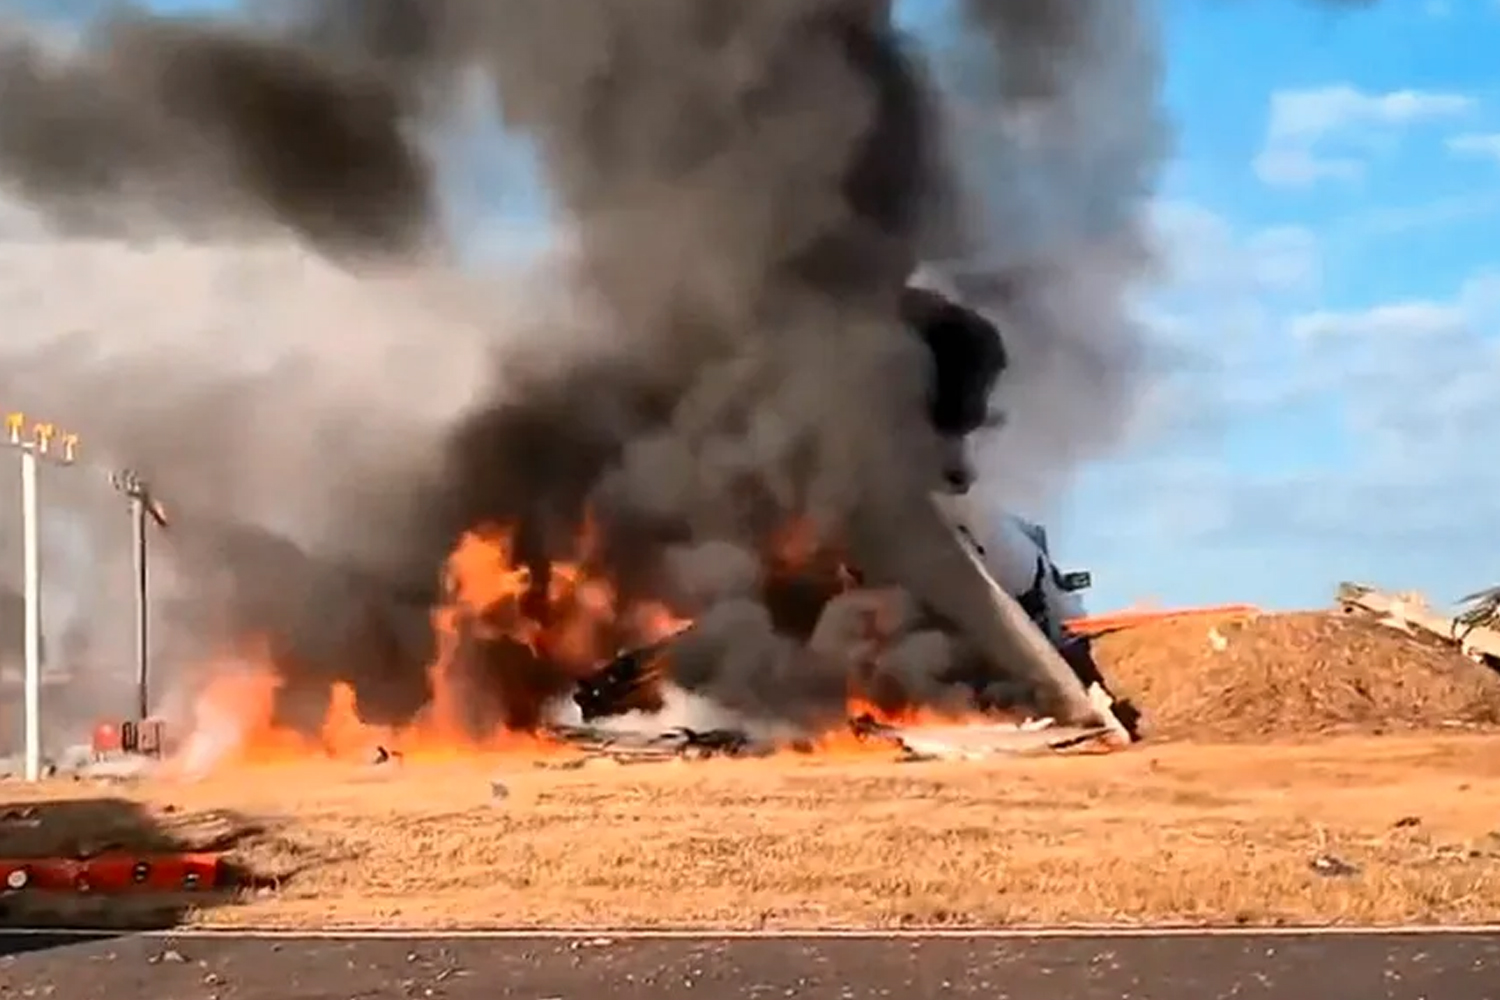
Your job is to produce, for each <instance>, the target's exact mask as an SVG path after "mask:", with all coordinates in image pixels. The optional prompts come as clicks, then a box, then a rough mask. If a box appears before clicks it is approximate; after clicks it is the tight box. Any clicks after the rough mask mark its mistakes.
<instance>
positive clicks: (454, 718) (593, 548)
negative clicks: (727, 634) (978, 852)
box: [178, 521, 956, 773]
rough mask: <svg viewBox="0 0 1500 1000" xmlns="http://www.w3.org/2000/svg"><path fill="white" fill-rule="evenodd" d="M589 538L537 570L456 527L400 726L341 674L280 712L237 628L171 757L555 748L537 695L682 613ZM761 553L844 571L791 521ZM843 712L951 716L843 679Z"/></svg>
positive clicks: (657, 633)
mask: <svg viewBox="0 0 1500 1000" xmlns="http://www.w3.org/2000/svg"><path fill="white" fill-rule="evenodd" d="M597 542H598V536H597V532H596V531H595V529H594V526H593V525H592V523H591V522H586V523H585V525H584V527H583V530H582V531H581V532H580V535H579V537H578V539H577V542H576V544H575V546H574V555H573V558H571V559H569V560H566V561H554V562H551V563H549V564H547V565H546V566H545V567H544V569H543V571H542V572H540V573H538V572H537V570H536V569H535V568H534V567H532V566H528V565H526V564H525V563H523V562H522V561H521V560H520V559H518V557H517V552H516V538H515V534H514V532H513V531H511V530H508V529H505V528H499V527H492V528H480V529H474V530H471V531H469V532H467V533H465V534H464V535H463V536H462V537H461V538H460V539H459V541H458V543H457V545H456V546H455V547H454V549H453V551H452V552H451V553H450V555H449V557H448V559H447V563H446V565H445V567H444V573H443V599H442V601H441V602H440V603H439V605H438V606H437V607H436V608H435V609H434V610H433V611H432V613H431V616H430V617H431V625H432V630H433V636H434V640H435V641H434V652H433V656H432V659H431V662H430V663H429V665H428V668H427V683H428V690H429V698H428V701H427V702H426V704H425V705H424V706H423V708H422V709H421V710H420V711H419V712H418V713H417V714H416V716H415V717H413V718H412V719H411V720H410V721H409V722H408V723H406V724H403V725H400V726H382V725H376V724H372V723H369V722H367V721H365V720H364V718H363V717H362V715H361V711H360V705H359V700H358V697H357V694H356V692H355V690H354V688H353V687H352V686H351V685H350V684H348V683H345V682H334V683H332V684H331V686H330V688H329V691H328V702H327V708H326V710H325V712H324V714H323V718H322V720H321V722H320V723H319V724H318V725H317V726H316V727H315V731H307V730H306V729H305V728H304V729H299V728H293V727H290V726H287V725H284V724H282V723H281V722H279V721H278V713H277V702H278V695H279V693H280V692H281V690H282V687H283V685H284V678H285V672H284V671H283V670H281V669H280V668H279V665H278V663H277V659H276V656H275V654H274V651H273V648H272V644H271V642H270V641H268V640H267V639H265V638H254V639H251V640H247V641H245V642H244V643H242V644H241V646H240V648H239V649H237V650H235V651H233V653H232V654H231V655H227V656H225V657H224V658H223V661H222V662H220V663H216V664H214V665H212V669H210V670H209V671H208V680H207V683H206V685H205V686H204V687H203V689H202V690H201V691H200V692H199V694H198V697H197V699H196V702H195V704H194V707H193V720H192V725H191V729H190V733H189V736H188V738H187V741H186V742H185V744H184V745H183V746H182V748H181V749H180V750H179V754H178V756H179V762H180V763H181V765H182V766H183V769H184V770H185V771H188V772H194V773H201V772H202V771H204V770H207V769H209V768H212V767H218V766H221V765H224V764H264V763H276V762H282V761H291V760H303V759H306V758H308V757H310V756H325V757H332V758H352V757H364V758H366V759H368V758H369V757H370V755H371V754H372V753H374V752H375V750H376V748H386V750H387V752H396V753H399V754H400V755H401V756H402V757H403V758H406V759H434V758H437V759H444V758H451V757H455V756H460V755H471V754H475V753H485V752H499V751H526V752H535V753H541V752H547V751H549V750H555V749H557V748H558V746H559V744H558V742H557V741H556V740H555V739H553V738H551V737H549V736H548V735H547V733H546V731H545V730H544V729H543V724H544V723H545V722H546V721H547V719H546V717H545V714H546V709H547V707H548V705H549V703H550V702H552V701H555V700H558V699H560V698H563V697H566V696H567V695H569V694H570V693H571V690H572V685H573V684H574V683H575V682H576V681H577V680H579V679H581V678H584V677H588V676H590V675H592V674H593V673H594V672H595V671H597V670H599V669H600V668H601V667H603V666H604V665H605V664H607V663H609V662H610V661H611V660H612V659H613V658H614V657H616V656H618V655H619V654H620V653H621V652H622V651H624V650H630V649H639V648H642V647H647V646H650V645H652V644H653V643H657V642H660V641H662V640H664V639H667V638H669V637H670V636H672V635H673V634H675V633H677V632H679V631H681V630H682V629H684V628H687V627H688V626H690V625H691V624H692V622H691V620H690V619H687V618H684V617H681V616H679V615H677V614H675V613H674V612H673V611H672V610H671V609H670V608H669V607H667V606H666V605H665V604H663V603H660V602H658V601H652V600H640V599H627V598H623V597H622V596H621V594H620V593H619V590H618V588H617V587H616V586H615V585H614V583H612V581H611V580H610V579H609V577H608V575H607V574H606V572H605V571H604V570H603V569H602V568H601V566H600V561H599V559H598V558H597V552H598V544H597ZM766 563H767V570H768V573H769V575H770V576H771V577H772V578H773V579H782V580H786V581H793V582H805V578H814V577H816V578H826V579H830V580H832V581H834V584H833V586H834V589H835V591H839V590H848V589H850V588H852V587H854V586H856V583H857V579H856V577H855V574H854V573H852V572H851V571H850V570H849V569H848V568H847V567H846V566H844V565H843V564H842V562H841V561H839V560H838V559H837V558H835V557H834V556H832V555H831V554H830V553H829V551H828V550H827V549H826V548H825V547H823V546H821V545H820V544H819V542H818V538H817V535H816V532H815V531H814V530H813V529H812V528H811V526H809V525H807V524H806V523H804V522H801V521H796V522H792V523H790V524H789V525H788V526H787V527H786V528H785V529H784V530H783V531H781V532H778V533H776V535H775V536H773V538H772V539H771V543H770V546H769V549H768V551H767V558H766ZM877 618H878V612H872V615H871V621H870V624H869V626H868V627H869V629H870V630H871V632H872V642H876V641H878V639H876V637H875V633H878V632H879V631H880V627H881V626H880V623H879V622H878V621H877V620H876V619H877ZM496 651H498V654H497V653H496ZM497 656H498V659H496V657H497ZM655 659H660V656H658V657H656V658H655ZM476 671H477V672H476ZM486 698H488V699H490V701H491V704H489V705H488V706H485V705H484V704H483V703H484V702H485V700H486ZM483 707H489V708H492V709H495V710H496V711H495V712H491V713H490V717H489V718H488V720H487V721H483V722H481V721H478V720H477V718H476V709H477V708H483ZM481 714H482V713H481ZM497 717H498V718H497ZM848 718H849V719H860V718H867V719H871V720H875V721H878V722H884V723H890V724H910V723H915V722H919V721H932V720H940V721H956V720H955V719H952V718H946V717H944V716H942V715H941V714H940V713H934V712H931V711H927V710H916V709H912V710H901V711H893V710H891V709H890V708H889V707H886V708H884V709H883V708H881V707H880V706H877V705H876V704H874V703H872V702H870V701H868V700H865V699H864V698H863V697H862V696H861V695H859V694H858V693H857V692H856V691H855V690H854V687H853V686H851V693H850V697H849V703H848ZM861 745H862V744H861V742H860V740H859V739H857V738H856V737H855V736H854V735H853V734H851V733H847V732H842V731H841V732H838V733H831V734H828V735H826V736H825V737H824V738H823V739H820V740H819V741H817V746H818V748H819V749H821V750H824V751H848V750H853V749H856V748H858V747H860V746H861Z"/></svg>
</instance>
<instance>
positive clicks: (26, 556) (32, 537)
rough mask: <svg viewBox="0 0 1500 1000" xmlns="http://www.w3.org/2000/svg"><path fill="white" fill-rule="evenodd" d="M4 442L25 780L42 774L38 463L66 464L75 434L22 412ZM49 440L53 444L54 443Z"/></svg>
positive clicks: (9, 421)
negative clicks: (16, 575) (14, 558)
mask: <svg viewBox="0 0 1500 1000" xmlns="http://www.w3.org/2000/svg"><path fill="white" fill-rule="evenodd" d="M5 430H6V435H5V443H6V444H8V445H10V446H11V448H13V449H15V450H16V451H19V452H20V454H21V547H22V551H23V556H22V560H23V563H24V569H23V573H24V581H25V582H24V587H23V590H24V593H25V598H26V679H25V688H26V693H25V702H26V709H25V714H26V780H27V781H38V780H40V779H41V776H42V546H41V537H40V533H39V529H38V510H39V506H40V501H39V498H38V491H37V472H38V465H39V463H40V462H41V460H42V459H46V460H48V461H51V462H55V463H57V464H59V465H72V464H73V462H74V461H75V460H76V458H77V454H76V453H77V450H78V435H76V434H59V433H58V431H57V427H56V426H55V425H53V424H46V423H33V422H29V421H28V420H27V419H26V415H25V414H24V413H12V414H9V415H8V416H6V418H5ZM54 442H55V444H54Z"/></svg>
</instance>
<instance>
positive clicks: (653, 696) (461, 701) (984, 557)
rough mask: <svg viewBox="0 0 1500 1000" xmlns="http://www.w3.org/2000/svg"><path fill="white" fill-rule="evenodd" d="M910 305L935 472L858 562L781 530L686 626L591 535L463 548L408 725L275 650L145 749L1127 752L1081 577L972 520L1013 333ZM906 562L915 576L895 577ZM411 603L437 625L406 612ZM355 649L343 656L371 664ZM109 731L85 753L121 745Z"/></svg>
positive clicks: (943, 309) (169, 752) (505, 537)
mask: <svg viewBox="0 0 1500 1000" xmlns="http://www.w3.org/2000/svg"><path fill="white" fill-rule="evenodd" d="M902 306H903V309H902V311H903V316H902V320H903V324H902V325H903V326H904V327H905V328H906V329H908V330H910V331H912V332H913V333H915V334H916V335H917V336H919V337H920V339H921V341H922V342H923V344H925V346H926V348H927V353H928V354H929V355H930V357H931V360H932V365H931V367H930V372H931V375H932V377H931V379H930V381H929V383H928V395H927V401H926V411H927V413H926V415H927V419H928V420H929V422H930V424H931V425H932V426H933V427H934V428H935V429H936V430H937V431H938V436H939V438H940V440H941V442H942V446H943V450H942V454H943V455H944V456H945V458H946V461H945V463H944V464H943V466H942V469H943V471H942V473H941V475H940V476H937V477H935V479H936V481H935V482H934V483H933V486H932V489H931V491H930V494H929V495H928V496H927V497H926V498H925V499H926V502H925V503H922V504H918V505H915V506H914V508H913V509H912V510H911V511H909V512H908V515H907V516H905V517H904V518H903V519H902V520H901V521H900V524H901V528H902V532H903V535H904V538H903V541H904V543H905V544H903V545H901V546H899V547H892V546H888V545H883V544H879V543H877V544H873V545H866V546H864V547H861V546H860V544H859V536H858V535H857V534H854V533H850V534H849V535H847V536H845V537H844V538H841V539H840V542H841V543H842V544H834V545H830V544H828V543H826V542H824V541H823V540H822V539H820V538H819V537H817V535H816V533H815V532H814V531H813V530H812V529H811V528H809V527H807V526H806V525H805V524H804V523H803V522H801V521H797V520H793V521H792V522H790V523H789V525H788V526H787V527H786V528H785V529H783V530H780V531H776V532H773V536H774V537H773V538H772V539H771V540H770V543H769V548H768V551H765V552H764V553H762V556H761V559H760V564H759V565H758V566H756V567H755V572H754V574H752V575H753V578H754V580H755V581H756V582H755V583H754V591H753V592H751V593H749V594H748V597H747V598H746V599H745V600H736V599H734V598H729V599H724V598H722V597H721V598H718V599H716V600H714V601H711V602H709V603H708V606H707V608H706V610H702V611H701V612H700V613H698V614H696V616H694V615H692V614H691V612H690V611H689V609H688V608H686V607H683V608H678V607H676V606H674V605H673V603H672V602H662V601H658V600H655V599H650V600H646V599H631V598H629V597H627V596H626V594H625V593H624V592H623V590H624V587H623V584H622V582H621V580H620V579H618V578H617V575H616V573H615V572H614V571H612V570H611V568H610V567H609V565H608V560H607V559H606V558H604V557H602V556H600V555H599V553H598V550H599V548H600V537H599V536H600V534H601V532H599V531H596V530H594V529H595V528H596V527H597V526H596V525H593V524H591V523H590V521H589V518H587V517H585V519H584V520H585V523H584V524H583V530H582V533H581V536H580V537H576V538H574V539H573V541H572V543H571V548H570V549H569V550H567V551H566V552H564V555H566V556H567V558H566V559H564V560H563V561H557V560H556V558H555V555H556V553H555V552H554V555H553V557H551V558H541V559H538V558H533V559H531V560H528V559H527V558H526V557H525V554H524V551H523V544H522V542H523V539H522V536H520V535H519V534H518V533H517V532H515V531H508V530H491V531H486V530H484V529H482V528H475V529H468V530H465V531H464V532H462V533H461V536H460V538H459V539H458V542H457V544H456V545H455V546H454V547H453V548H452V550H451V552H450V553H449V555H448V557H447V559H446V562H445V567H444V574H443V578H442V583H441V591H442V592H441V594H440V595H439V597H438V600H437V602H436V606H435V608H434V610H433V611H432V614H431V615H430V618H429V627H427V628H424V629H423V630H422V631H423V633H424V634H426V635H429V636H430V637H431V640H432V641H433V646H432V647H431V649H430V652H429V653H428V654H425V655H427V656H428V658H427V659H426V660H425V663H426V683H425V685H424V691H425V694H424V700H423V701H422V702H420V703H419V705H418V707H417V708H416V709H415V712H414V713H413V712H412V711H411V710H397V711H395V712H391V713H387V712H383V711H382V710H381V709H380V707H379V706H372V705H369V704H366V702H365V699H366V696H367V695H369V694H372V693H373V694H374V695H377V696H378V695H379V694H380V691H379V690H378V688H374V687H371V686H362V685H360V684H358V683H356V682H355V679H354V678H350V677H347V675H345V676H344V677H343V679H340V677H339V676H338V675H335V676H333V677H329V676H327V675H325V674H316V676H312V675H309V671H308V670H307V664H306V663H303V662H301V661H299V660H297V659H296V658H295V656H294V655H293V656H290V657H289V656H288V655H287V654H286V651H285V650H278V649H277V648H274V647H275V644H274V643H264V642H258V643H251V644H249V645H248V646H246V647H245V648H240V649H237V650H236V651H235V653H234V655H232V656H229V657H227V658H226V662H225V663H224V664H216V665H214V669H211V670H210V671H209V675H208V677H207V678H206V680H207V683H206V685H205V686H204V687H203V689H202V690H201V691H200V692H199V693H198V696H197V699H196V702H195V704H194V706H193V709H192V716H193V718H192V720H191V723H190V724H189V725H188V726H187V727H186V728H185V729H184V731H183V736H184V738H183V739H182V740H181V741H180V742H179V741H177V740H174V739H168V738H167V737H166V736H163V735H162V734H161V732H160V731H158V730H152V732H154V733H155V736H154V737H153V744H154V745H155V746H157V747H158V749H157V751H156V754H157V755H160V756H165V757H169V758H172V759H174V760H176V761H178V762H180V763H181V764H182V766H183V767H184V768H185V769H187V770H188V771H189V772H200V773H201V770H202V769H204V768H207V767H212V766H216V765H217V764H218V763H220V762H221V761H223V760H224V758H225V757H226V756H228V757H236V758H240V759H246V760H253V759H264V758H265V757H266V756H268V755H269V756H271V757H278V758H279V757H281V756H283V755H286V754H290V755H291V756H294V757H298V758H300V757H304V756H306V755H307V754H309V753H312V754H318V753H323V754H326V755H329V756H333V757H343V756H345V755H350V754H352V755H355V756H362V757H363V758H364V759H367V760H374V761H375V762H377V763H385V762H399V761H401V760H406V759H413V758H420V757H423V756H424V755H429V751H430V752H431V755H436V756H440V757H447V756H448V755H449V754H450V753H451V752H452V750H453V749H454V748H456V747H462V746H468V747H472V748H474V749H477V750H481V751H483V750H485V749H496V748H505V747H512V748H513V747H518V746H521V747H531V748H537V749H541V748H542V747H543V746H546V747H552V748H556V747H559V746H562V747H571V748H573V749H575V750H581V751H582V752H583V753H584V754H585V757H584V758H576V757H570V758H569V759H570V760H581V759H586V758H587V756H590V755H593V756H597V755H604V756H608V757H611V758H613V759H617V760H620V759H631V760H653V759H659V758H661V757H664V756H665V757H702V756H741V755H756V754H760V753H763V752H770V751H773V750H778V749H788V748H790V749H798V748H818V747H825V748H826V747H828V746H830V745H834V744H836V745H840V746H843V747H846V748H848V747H850V745H851V743H858V744H860V745H863V746H870V747H875V748H881V747H888V748H890V749H892V750H899V751H904V752H905V753H906V754H907V755H908V756H909V757H919V758H927V757H933V756H943V757H962V758H969V757H979V756H989V755H994V754H1004V753H1015V752H1025V751H1041V750H1049V749H1059V748H1062V747H1070V746H1075V745H1085V746H1088V747H1091V748H1092V747H1100V748H1104V747H1114V746H1119V745H1122V744H1125V743H1128V742H1129V741H1130V739H1131V738H1132V734H1131V733H1130V732H1129V731H1128V730H1127V728H1126V726H1124V725H1122V723H1121V721H1120V719H1119V718H1118V717H1117V716H1116V714H1115V711H1114V708H1113V703H1112V700H1111V698H1110V696H1109V694H1108V693H1107V692H1106V690H1105V687H1104V685H1103V682H1102V679H1101V678H1100V677H1099V676H1098V673H1097V671H1096V670H1095V669H1094V667H1093V664H1092V661H1091V660H1090V659H1089V658H1088V655H1087V648H1086V646H1085V645H1084V642H1085V641H1086V640H1084V639H1083V638H1081V637H1079V638H1077V639H1076V640H1075V637H1073V636H1071V635H1070V634H1069V633H1068V631H1067V630H1066V628H1065V627H1064V623H1065V622H1066V621H1067V620H1069V619H1072V618H1077V617H1079V616H1081V614H1082V608H1081V604H1080V601H1079V599H1078V596H1077V592H1078V591H1079V590H1082V589H1084V588H1086V587H1087V586H1088V584H1089V579H1088V575H1087V574H1086V573H1063V572H1061V571H1060V570H1059V569H1058V567H1057V566H1056V565H1055V564H1054V563H1053V561H1052V557H1051V554H1050V552H1049V550H1048V545H1047V538H1046V533H1045V532H1044V531H1043V530H1042V529H1041V528H1040V527H1039V526H1036V525H1034V524H1030V523H1028V522H1026V521H1024V520H1021V519H1019V518H1016V517H1013V516H1010V515H1005V516H1003V517H1002V518H1000V519H999V520H998V521H995V522H991V523H988V524H987V523H985V521H984V520H983V518H982V511H981V510H980V506H979V505H978V504H977V503H975V502H974V499H975V498H974V496H973V491H972V490H971V487H972V486H973V485H974V481H975V476H974V474H973V472H972V470H971V467H970V465H969V462H968V460H967V457H966V456H967V446H968V440H969V438H970V437H971V435H973V434H975V433H976V432H977V431H980V430H981V429H983V428H985V427H990V426H994V425H995V424H997V423H998V419H997V417H996V415H995V414H993V413H992V412H991V410H990V400H991V396H992V393H993V390H994V388H995V386H996V384H997V381H998V379H999V377H1000V375H1001V373H1002V372H1003V371H1004V369H1005V367H1006V364H1007V356H1006V351H1005V347H1004V343H1003V341H1002V339H1001V334H1000V332H999V331H998V330H997V328H996V327H995V325H994V324H992V323H991V322H990V321H989V320H987V319H986V318H985V317H983V316H982V315H981V314H979V313H978V312H976V311H974V310H971V309H969V308H966V307H964V306H961V305H959V304H957V303H956V302H954V301H952V300H950V299H948V298H947V297H945V296H944V295H942V294H939V293H937V292H934V291H930V290H927V289H923V288H918V287H909V288H907V289H906V291H905V293H904V299H903V303H902ZM893 548H895V549H897V550H898V551H899V552H901V553H906V554H916V555H918V556H919V557H920V558H911V557H910V555H908V556H906V557H905V560H904V561H903V559H902V558H894V559H893V558H892V557H891V556H890V553H891V551H892V549H893ZM568 553H571V554H568ZM746 554H747V555H748V554H749V553H746ZM278 596H279V597H280V599H283V600H285V599H286V595H285V594H280V595H278ZM300 603H304V604H307V605H309V606H312V605H317V604H319V603H321V601H320V599H318V598H317V597H315V596H311V595H307V596H306V597H305V599H300ZM401 605H402V607H404V608H406V609H407V610H408V611H410V612H412V613H421V614H422V615H423V616H424V617H426V609H428V608H433V604H432V603H431V601H430V598H429V597H426V596H419V595H417V594H415V593H413V594H412V595H410V596H407V597H403V598H402V600H401ZM684 612H686V613H684ZM378 631H379V630H378V629H377V632H378ZM360 648H361V649H364V650H365V653H363V654H362V653H359V652H351V651H349V650H345V651H344V652H343V653H339V654H335V655H334V656H333V657H332V659H333V660H335V661H337V662H338V663H341V664H349V663H363V662H367V661H369V660H370V655H369V654H370V653H371V652H372V649H371V647H360ZM375 661H376V662H380V661H379V657H378V654H377V655H376V656H375ZM221 666H222V667H223V669H219V667H221ZM289 667H290V669H289ZM309 681H310V682H311V687H309V686H307V682H309ZM318 689H321V690H324V691H327V692H328V695H329V697H328V700H327V701H326V703H324V707H323V709H322V711H323V714H322V718H321V720H320V721H319V722H318V723H317V724H316V725H313V724H311V722H312V720H311V719H309V718H308V717H306V716H302V718H303V723H302V724H300V725H295V726H292V727H291V728H288V725H287V721H286V720H287V709H288V705H289V704H292V705H297V707H298V708H300V707H301V706H300V704H298V702H297V699H299V698H301V697H302V695H303V694H305V693H309V692H311V691H315V690H318ZM317 701H320V699H316V696H314V702H310V703H309V704H314V703H315V702H317ZM382 715H383V716H384V718H385V719H386V720H387V721H386V722H383V723H373V722H371V721H368V719H370V718H372V717H376V716H382ZM393 720H402V721H399V722H394V724H393ZM107 735H108V738H107V739H105V740H104V742H103V743H100V742H99V740H98V738H97V737H96V741H95V746H94V752H95V754H96V755H98V754H99V753H100V752H102V751H108V750H109V749H110V748H113V749H115V750H119V749H122V746H121V745H120V740H119V739H118V738H117V737H116V736H115V735H114V733H113V731H111V732H110V733H109V734H107ZM121 735H124V730H121ZM127 742H128V741H127ZM106 744H107V745H106ZM372 751H373V752H372ZM107 755H108V754H106V756H107Z"/></svg>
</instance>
